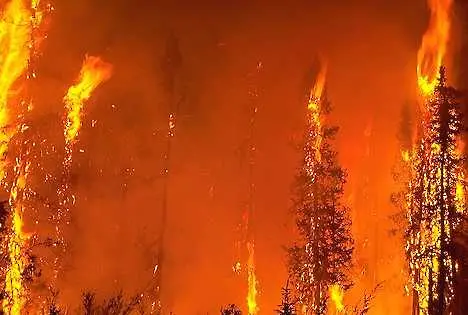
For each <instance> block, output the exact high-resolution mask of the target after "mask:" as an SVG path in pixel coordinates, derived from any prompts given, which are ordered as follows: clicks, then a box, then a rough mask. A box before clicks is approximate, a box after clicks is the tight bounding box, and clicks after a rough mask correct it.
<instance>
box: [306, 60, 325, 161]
mask: <svg viewBox="0 0 468 315" xmlns="http://www.w3.org/2000/svg"><path fill="white" fill-rule="evenodd" d="M326 74H327V67H326V66H323V67H322V68H321V70H320V72H319V74H318V76H317V79H316V81H315V84H314V86H313V87H312V89H311V90H310V95H309V101H308V104H307V108H308V110H309V117H310V118H309V123H310V124H312V125H314V126H316V130H321V129H322V122H321V117H320V116H321V115H320V114H321V110H322V109H321V108H320V104H321V101H322V94H323V90H324V88H325V78H326ZM321 144H322V136H321V135H320V134H318V135H317V136H316V138H315V146H314V147H315V148H314V149H315V158H316V159H317V161H320V160H321V154H320V146H321Z"/></svg>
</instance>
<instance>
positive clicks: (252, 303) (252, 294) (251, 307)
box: [247, 242, 258, 315]
mask: <svg viewBox="0 0 468 315" xmlns="http://www.w3.org/2000/svg"><path fill="white" fill-rule="evenodd" d="M247 249H248V251H249V259H248V260H247V273H248V283H249V289H248V293H247V307H248V313H249V315H253V314H257V312H258V306H257V277H256V275H255V261H254V257H255V251H254V244H253V243H251V242H248V243H247Z"/></svg>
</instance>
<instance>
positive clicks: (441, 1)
mask: <svg viewBox="0 0 468 315" xmlns="http://www.w3.org/2000/svg"><path fill="white" fill-rule="evenodd" d="M428 5H429V7H430V10H431V17H430V21H429V27H428V29H427V31H426V33H425V34H424V36H423V38H422V43H421V47H420V48H419V51H418V56H417V58H418V60H417V62H418V65H417V75H418V85H419V89H420V92H421V93H422V95H423V96H424V97H428V96H429V95H431V94H432V93H433V92H434V89H435V87H436V85H437V75H438V73H439V69H440V67H441V66H442V63H443V62H444V57H445V53H446V51H447V44H448V41H449V36H450V9H451V6H452V0H428Z"/></svg>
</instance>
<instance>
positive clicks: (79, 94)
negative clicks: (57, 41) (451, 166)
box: [64, 56, 112, 144]
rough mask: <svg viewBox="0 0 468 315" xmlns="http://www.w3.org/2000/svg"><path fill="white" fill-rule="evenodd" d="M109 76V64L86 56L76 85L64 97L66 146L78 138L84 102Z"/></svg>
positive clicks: (110, 68) (110, 71) (97, 58)
mask: <svg viewBox="0 0 468 315" xmlns="http://www.w3.org/2000/svg"><path fill="white" fill-rule="evenodd" d="M111 74H112V66H111V65H110V64H108V63H105V62H104V61H102V60H101V58H99V57H89V56H86V58H85V60H84V62H83V66H82V68H81V72H80V76H79V78H78V81H77V82H78V83H77V84H75V85H73V86H71V87H70V88H69V89H68V92H67V95H65V97H64V101H65V107H66V110H67V120H66V123H65V131H64V135H65V140H66V142H67V144H69V143H71V142H74V141H75V140H76V137H77V136H78V132H79V130H80V127H81V115H82V109H83V105H84V102H85V101H86V100H88V99H89V98H90V97H91V94H92V92H93V91H94V90H95V89H96V88H97V87H98V86H99V84H101V83H103V82H104V81H106V80H108V79H109V78H110V76H111Z"/></svg>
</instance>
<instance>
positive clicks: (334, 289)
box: [328, 284, 344, 312]
mask: <svg viewBox="0 0 468 315" xmlns="http://www.w3.org/2000/svg"><path fill="white" fill-rule="evenodd" d="M328 293H329V294H330V298H331V300H332V301H333V304H334V305H335V309H336V310H337V311H338V312H343V310H344V304H343V296H344V291H343V289H342V288H341V287H340V286H339V285H338V284H334V285H332V286H330V288H329V289H328Z"/></svg>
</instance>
